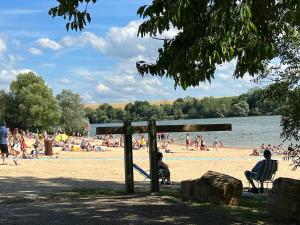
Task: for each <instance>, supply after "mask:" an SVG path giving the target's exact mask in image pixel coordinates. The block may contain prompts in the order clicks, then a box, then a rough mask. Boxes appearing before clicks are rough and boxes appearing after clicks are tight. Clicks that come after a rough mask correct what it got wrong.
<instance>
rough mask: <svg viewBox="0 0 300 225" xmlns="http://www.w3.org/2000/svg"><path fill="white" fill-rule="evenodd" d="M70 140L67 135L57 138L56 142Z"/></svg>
mask: <svg viewBox="0 0 300 225" xmlns="http://www.w3.org/2000/svg"><path fill="white" fill-rule="evenodd" d="M67 139H68V135H66V134H59V135H57V136H56V137H55V139H54V140H55V141H65V140H67Z"/></svg>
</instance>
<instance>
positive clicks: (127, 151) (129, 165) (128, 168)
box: [123, 121, 134, 193]
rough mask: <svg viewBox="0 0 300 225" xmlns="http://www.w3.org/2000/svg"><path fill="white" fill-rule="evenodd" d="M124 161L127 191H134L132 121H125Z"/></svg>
mask: <svg viewBox="0 0 300 225" xmlns="http://www.w3.org/2000/svg"><path fill="white" fill-rule="evenodd" d="M123 127H124V142H125V143H124V163H125V191H126V192H127V193H134V180H133V157H132V127H131V121H124V124H123Z"/></svg>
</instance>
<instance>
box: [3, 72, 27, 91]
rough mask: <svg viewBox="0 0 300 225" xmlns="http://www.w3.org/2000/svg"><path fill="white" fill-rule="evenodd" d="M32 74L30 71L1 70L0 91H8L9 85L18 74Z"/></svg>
mask: <svg viewBox="0 0 300 225" xmlns="http://www.w3.org/2000/svg"><path fill="white" fill-rule="evenodd" d="M28 72H33V71H32V70H31V69H3V70H1V71H0V89H3V90H6V91H8V89H9V85H10V83H11V82H12V81H13V80H15V79H16V77H17V75H18V74H20V73H28Z"/></svg>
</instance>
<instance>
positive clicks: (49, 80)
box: [0, 0, 258, 103]
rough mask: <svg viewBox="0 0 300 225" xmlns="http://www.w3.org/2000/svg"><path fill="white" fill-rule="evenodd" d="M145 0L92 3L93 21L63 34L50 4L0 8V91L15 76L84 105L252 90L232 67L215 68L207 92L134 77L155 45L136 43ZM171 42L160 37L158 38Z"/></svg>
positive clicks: (13, 1) (14, 1)
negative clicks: (28, 76)
mask: <svg viewBox="0 0 300 225" xmlns="http://www.w3.org/2000/svg"><path fill="white" fill-rule="evenodd" d="M150 2H151V1H150V0H114V1H110V0H97V3H96V4H90V5H89V12H90V13H91V17H92V21H91V23H90V24H88V25H87V27H86V28H85V29H84V31H81V32H80V31H78V32H75V31H68V32H67V31H66V29H65V24H66V22H67V21H64V20H63V19H62V18H58V17H57V18H52V17H51V16H49V15H48V10H49V9H50V8H51V7H54V6H56V5H57V1H56V0H26V1H24V0H1V1H0V28H1V29H0V90H5V91H8V90H9V85H10V83H11V82H12V81H13V80H15V79H16V76H17V75H18V74H19V73H23V72H28V71H33V72H35V73H36V74H38V75H40V76H42V77H43V79H44V80H45V82H46V84H47V85H48V86H49V87H50V88H51V89H52V90H53V93H54V94H55V95H57V94H59V93H60V92H61V91H62V90H63V89H70V90H72V91H74V92H76V93H78V94H80V96H81V98H82V101H83V102H84V103H105V102H107V103H115V102H133V101H136V100H147V101H150V100H173V99H176V98H179V97H186V96H192V97H199V98H201V97H204V96H235V95H239V94H241V93H245V92H247V91H248V90H249V89H250V88H254V87H258V84H255V83H253V82H251V78H250V77H249V76H245V77H244V78H243V79H238V80H237V79H233V77H232V74H233V70H234V62H230V63H226V64H224V65H222V66H220V67H218V69H217V71H216V73H215V79H214V80H212V82H211V84H210V83H208V82H206V83H201V84H199V86H198V87H192V88H188V89H187V90H183V89H182V88H181V87H177V88H176V89H175V88H174V81H173V80H171V79H167V78H159V77H154V76H151V75H146V76H144V77H143V78H142V77H141V76H140V75H139V74H138V72H137V70H136V67H135V65H136V62H137V61H139V60H141V59H143V60H146V61H148V62H151V61H154V60H155V59H156V57H157V55H158V54H157V49H158V48H159V47H160V46H161V45H162V42H161V41H160V40H154V39H151V38H149V37H146V38H138V37H137V30H138V27H139V24H140V23H141V22H142V20H141V19H140V18H139V16H137V13H136V11H137V9H138V8H139V6H141V5H145V4H149V3H150ZM174 35H176V30H175V29H171V30H169V31H166V32H165V33H164V34H163V35H162V36H163V37H172V36H174Z"/></svg>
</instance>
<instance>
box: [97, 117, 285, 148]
mask: <svg viewBox="0 0 300 225" xmlns="http://www.w3.org/2000/svg"><path fill="white" fill-rule="evenodd" d="M216 123H231V124H232V131H216V132H203V133H202V134H203V136H204V139H205V142H206V144H208V145H212V143H213V141H214V139H215V137H217V138H218V140H222V141H223V142H224V145H225V147H226V146H227V147H228V146H230V147H251V148H252V147H257V146H260V145H261V144H262V143H265V144H271V145H277V144H280V143H281V142H282V140H281V139H280V132H281V128H280V116H252V117H232V118H214V119H193V120H168V121H167V120H165V121H157V124H161V125H168V124H170V125H171V124H216ZM118 125H122V124H121V123H106V124H92V125H91V127H92V129H91V136H94V135H95V132H96V127H100V126H103V127H106V126H118ZM133 125H146V123H143V122H135V123H133ZM197 134H199V133H190V136H191V137H192V138H193V137H195V136H196V135H197ZM171 135H172V136H173V137H175V138H176V142H183V141H184V140H183V139H184V133H171Z"/></svg>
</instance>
